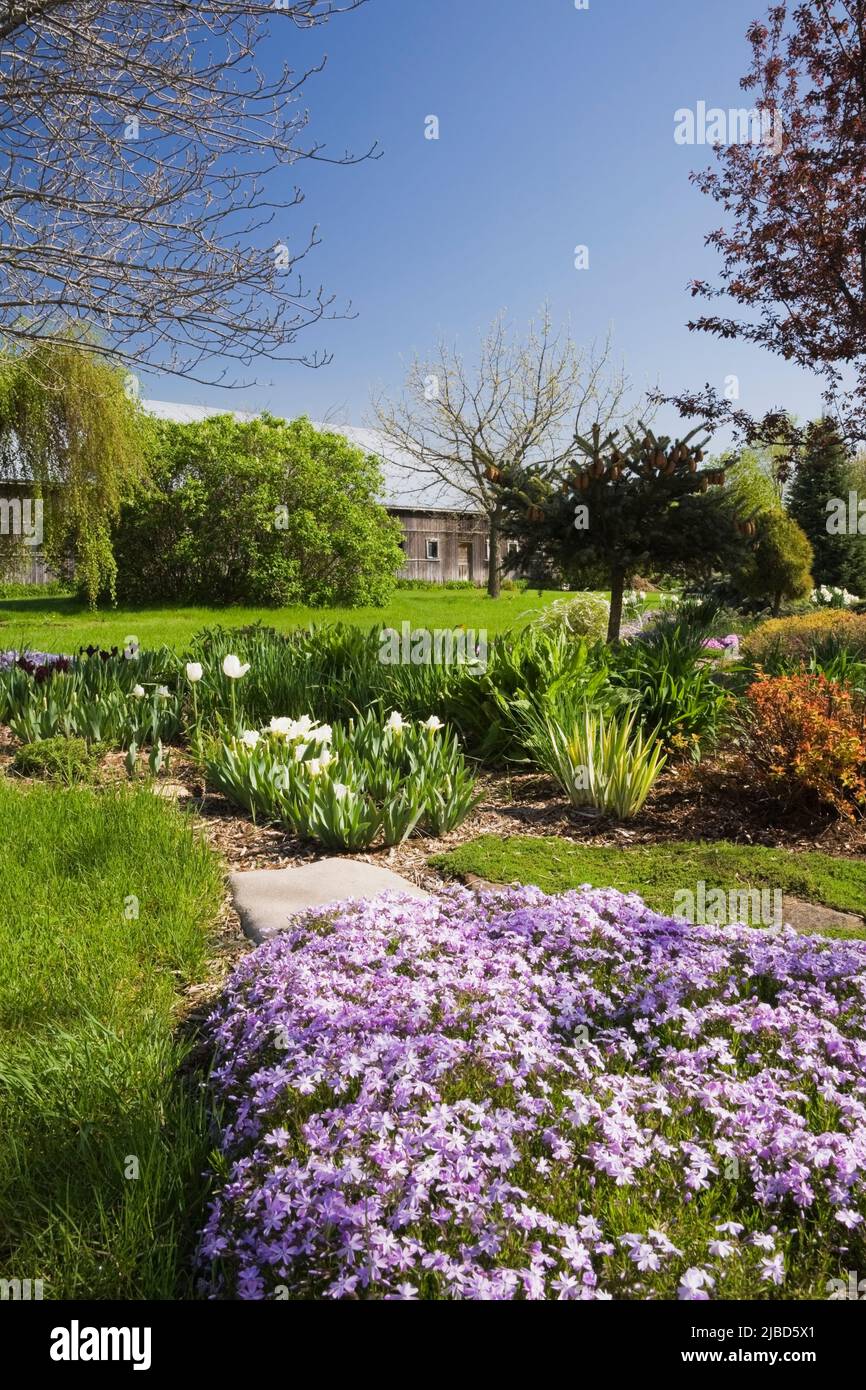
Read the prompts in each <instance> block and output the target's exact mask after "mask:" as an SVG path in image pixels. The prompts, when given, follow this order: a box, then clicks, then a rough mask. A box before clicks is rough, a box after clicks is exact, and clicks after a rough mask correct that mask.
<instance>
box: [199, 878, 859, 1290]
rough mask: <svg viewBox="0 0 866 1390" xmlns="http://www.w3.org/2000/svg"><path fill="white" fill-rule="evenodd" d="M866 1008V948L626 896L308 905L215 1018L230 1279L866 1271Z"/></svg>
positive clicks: (643, 1282)
mask: <svg viewBox="0 0 866 1390" xmlns="http://www.w3.org/2000/svg"><path fill="white" fill-rule="evenodd" d="M864 1003H866V946H864V945H863V944H862V943H857V942H841V941H824V940H818V939H814V938H804V937H798V936H797V935H795V934H794V933H793V932H790V931H784V932H780V933H776V932H761V931H754V930H748V929H746V928H733V929H731V928H729V929H721V928H716V927H704V928H702V927H693V926H688V925H686V924H684V923H682V922H678V921H675V920H672V919H669V918H665V917H660V916H657V915H656V914H654V913H651V912H650V911H649V910H648V909H647V908H646V907H645V906H644V905H643V904H642V903H641V901H640V900H639V899H638V898H635V897H623V896H621V895H619V894H617V893H614V892H611V891H603V892H602V891H591V890H582V891H577V892H571V893H567V894H563V895H562V896H560V897H555V898H551V897H546V896H545V895H544V894H542V893H541V892H540V891H539V890H537V889H533V888H526V889H520V890H506V891H504V892H503V893H501V894H499V893H498V894H482V895H478V896H476V895H474V894H472V893H470V892H468V891H467V890H465V889H454V890H450V891H448V892H447V893H445V894H443V895H442V896H441V898H439V899H434V900H432V901H430V902H429V903H418V902H414V901H408V900H406V899H381V900H379V901H378V902H374V903H361V904H357V905H355V906H351V907H342V908H340V909H330V910H327V909H326V910H319V911H317V912H314V913H311V914H309V915H307V916H306V917H304V918H299V919H298V920H297V921H296V922H295V923H294V924H293V926H292V928H291V929H290V930H289V931H287V932H286V933H285V934H284V935H283V936H281V937H279V938H278V939H276V940H274V941H273V942H271V943H269V944H267V945H266V946H264V947H262V948H260V949H259V950H258V951H256V952H254V953H253V954H252V955H250V956H249V957H248V958H247V959H246V960H245V961H244V962H243V963H242V964H241V965H240V967H239V968H238V969H237V971H236V972H235V974H234V976H233V977H232V979H231V981H230V983H229V986H228V988H227V991H226V994H225V996H224V998H223V1000H222V1002H221V1003H220V1005H219V1007H218V1009H217V1011H216V1012H215V1013H214V1014H213V1016H212V1017H211V1020H210V1023H209V1029H210V1035H211V1041H212V1043H213V1045H214V1048H215V1064H214V1071H213V1075H212V1083H211V1084H212V1087H213V1098H214V1100H215V1101H216V1102H218V1103H219V1105H220V1106H221V1114H222V1124H223V1129H222V1135H221V1149H222V1152H223V1155H224V1164H221V1165H220V1170H219V1177H218V1179H217V1188H216V1196H215V1199H214V1202H213V1205H212V1209H211V1213H210V1216H209V1219H208V1222H207V1225H206V1228H205V1231H204V1233H203V1237H202V1244H201V1252H200V1258H201V1263H202V1270H203V1274H202V1282H203V1287H204V1291H205V1292H206V1293H209V1294H210V1295H211V1296H214V1297H241V1298H246V1299H262V1298H267V1297H278V1298H279V1297H313V1298H315V1297H330V1298H359V1297H360V1298H369V1297H373V1298H380V1297H384V1298H469V1299H480V1298H504V1299H511V1298H533V1299H538V1298H561V1299H566V1298H610V1297H613V1298H678V1297H679V1298H689V1299H694V1298H697V1299H706V1298H709V1297H713V1298H716V1297H720V1298H746V1297H756V1296H757V1297H767V1298H803V1297H826V1296H827V1294H826V1292H825V1290H826V1288H827V1281H828V1280H830V1279H832V1278H837V1277H839V1276H840V1272H841V1273H842V1276H843V1277H844V1271H845V1270H848V1269H849V1268H850V1269H856V1268H862V1266H863V1253H864V1252H863V1243H862V1231H863V1225H862V1217H863V1210H864V1183H863V1179H864V1170H866V1106H864V1103H863V1095H864V1090H863V1087H864V1083H866V1041H864ZM858 1260H859V1264H858Z"/></svg>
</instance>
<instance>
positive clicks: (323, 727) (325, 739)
mask: <svg viewBox="0 0 866 1390" xmlns="http://www.w3.org/2000/svg"><path fill="white" fill-rule="evenodd" d="M315 735H316V738H317V740H318V741H319V743H330V742H331V739H332V738H333V737H334V730H333V729H332V728H331V726H330V724H320V725H319V727H318V728H317V729H316V730H315Z"/></svg>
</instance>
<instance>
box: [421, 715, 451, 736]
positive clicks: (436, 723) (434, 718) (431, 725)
mask: <svg viewBox="0 0 866 1390" xmlns="http://www.w3.org/2000/svg"><path fill="white" fill-rule="evenodd" d="M421 727H422V729H429V730H430V732H431V734H435V733H438V731H439V730H440V729H444V728H445V725H444V724H443V723H442V720H441V719H440V718H439V716H438V714H431V715H430V718H429V719H425V720H424V723H423V724H422V725H421Z"/></svg>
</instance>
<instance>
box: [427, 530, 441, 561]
mask: <svg viewBox="0 0 866 1390" xmlns="http://www.w3.org/2000/svg"><path fill="white" fill-rule="evenodd" d="M427 559H428V560H438V559H439V537H438V536H436V537H435V538H433V537H431V538H430V539H429V540H428V541H427Z"/></svg>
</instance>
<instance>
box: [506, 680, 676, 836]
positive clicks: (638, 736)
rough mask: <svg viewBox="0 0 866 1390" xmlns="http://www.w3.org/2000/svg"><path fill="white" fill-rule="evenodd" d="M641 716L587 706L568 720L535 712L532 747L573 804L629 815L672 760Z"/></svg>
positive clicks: (530, 724) (622, 816) (530, 736)
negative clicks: (637, 724)
mask: <svg viewBox="0 0 866 1390" xmlns="http://www.w3.org/2000/svg"><path fill="white" fill-rule="evenodd" d="M635 718H636V716H635V714H634V713H632V714H630V715H626V714H623V715H620V716H616V715H613V714H608V715H605V714H604V713H602V712H601V711H597V710H591V709H589V708H588V707H587V706H585V707H584V708H583V709H582V710H580V711H579V713H576V714H575V715H574V716H573V717H572V718H571V719H570V720H568V721H567V722H564V721H563V720H561V719H560V718H558V717H557V716H556V714H555V713H550V712H541V713H536V712H534V711H530V712H529V713H528V715H527V728H528V731H529V732H528V734H527V746H528V748H529V751H530V754H531V756H532V757H533V758H534V760H535V762H536V763H537V764H538V766H539V767H542V768H543V769H544V770H545V772H549V773H550V775H551V776H552V777H554V778H555V779H556V781H557V782H558V784H559V786H560V787H561V788H562V790H563V791H564V792H565V795H566V796H567V797H568V799H569V801H570V802H571V804H572V806H574V807H576V808H578V809H589V810H592V811H595V812H598V814H599V815H612V816H616V817H617V819H619V820H628V819H629V818H630V817H632V816H636V815H637V814H638V812H639V811H640V810H641V808H642V806H643V805H644V802H645V801H646V799H647V797H648V796H649V794H650V792H651V791H652V789H653V786H654V785H655V782H656V780H657V778H658V776H659V774H660V773H661V771H662V769H663V768H664V765H665V761H666V760H665V755H664V751H663V748H662V745H661V743H660V742H659V741H658V739H656V738H654V737H653V736H652V735H650V736H649V737H647V736H645V735H644V734H643V733H642V732H641V731H640V729H638V728H636V727H635Z"/></svg>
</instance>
